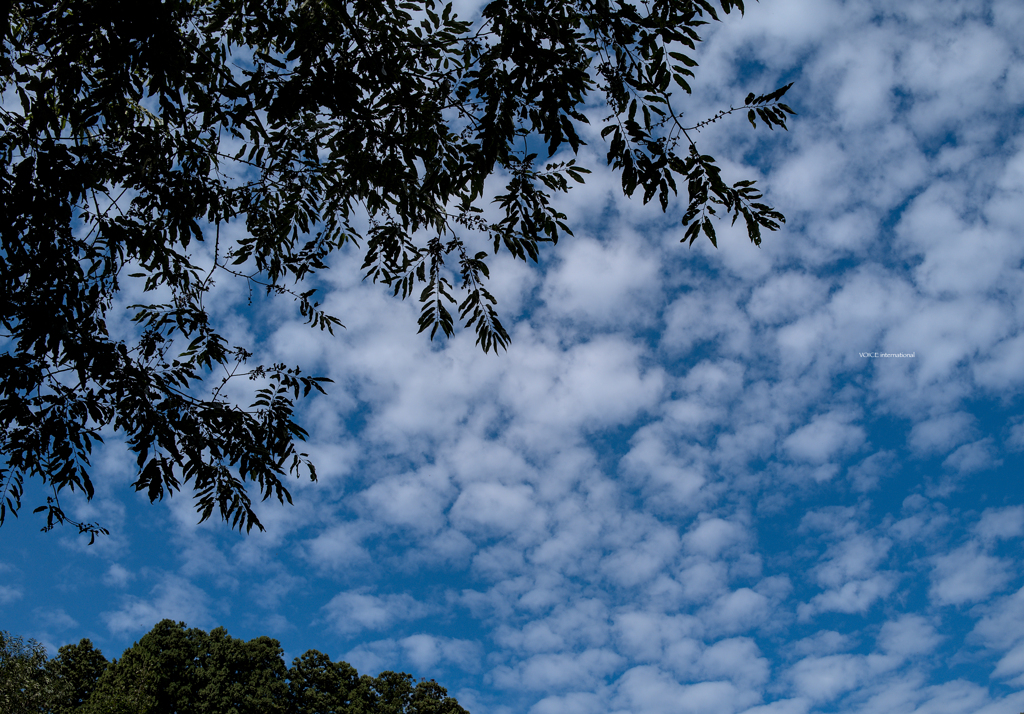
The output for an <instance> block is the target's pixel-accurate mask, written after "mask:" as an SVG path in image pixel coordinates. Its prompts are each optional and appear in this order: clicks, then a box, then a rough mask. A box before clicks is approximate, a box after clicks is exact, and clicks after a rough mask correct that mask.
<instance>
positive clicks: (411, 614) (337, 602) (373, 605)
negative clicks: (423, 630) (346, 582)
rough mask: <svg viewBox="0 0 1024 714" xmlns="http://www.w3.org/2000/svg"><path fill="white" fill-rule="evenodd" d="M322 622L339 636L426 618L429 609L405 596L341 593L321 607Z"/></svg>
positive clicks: (402, 594)
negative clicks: (325, 622) (323, 620)
mask: <svg viewBox="0 0 1024 714" xmlns="http://www.w3.org/2000/svg"><path fill="white" fill-rule="evenodd" d="M321 609H322V611H323V613H324V619H325V620H326V621H327V623H328V624H329V625H330V626H331V627H332V628H333V629H334V630H335V631H336V632H338V633H339V634H342V635H354V634H357V633H359V632H362V631H363V630H382V629H385V628H387V627H389V626H392V625H394V624H395V623H396V622H401V621H403V620H417V619H420V618H422V617H425V616H426V615H427V614H429V613H430V611H431V609H430V608H429V607H428V606H427V605H425V604H423V603H421V602H418V601H417V600H416V599H415V598H413V597H410V596H409V595H406V594H405V593H399V594H388V595H365V594H362V593H358V592H352V591H349V592H342V593H338V594H337V595H335V596H334V597H333V598H331V600H330V602H328V603H327V604H326V605H324V606H323V608H321Z"/></svg>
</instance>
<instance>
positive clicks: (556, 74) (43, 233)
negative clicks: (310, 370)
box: [0, 0, 792, 538]
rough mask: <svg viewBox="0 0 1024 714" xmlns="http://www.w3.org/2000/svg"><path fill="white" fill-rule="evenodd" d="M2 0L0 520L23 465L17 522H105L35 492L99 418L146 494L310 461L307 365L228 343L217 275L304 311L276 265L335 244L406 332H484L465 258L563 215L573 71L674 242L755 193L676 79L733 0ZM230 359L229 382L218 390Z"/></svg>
mask: <svg viewBox="0 0 1024 714" xmlns="http://www.w3.org/2000/svg"><path fill="white" fill-rule="evenodd" d="M3 7H4V12H3V13H0V14H3V17H0V21H2V22H3V24H2V25H0V29H3V31H4V32H5V34H4V40H3V48H2V53H0V78H2V82H3V88H2V89H3V93H4V96H5V98H6V99H5V103H4V105H3V107H2V108H0V241H2V242H0V259H2V260H0V329H2V333H0V349H2V352H0V523H2V522H3V521H4V519H5V518H6V516H7V515H8V514H9V513H10V514H14V515H17V513H18V511H19V509H20V507H21V502H22V496H23V495H24V488H25V482H26V478H29V479H37V480H38V481H40V482H41V483H42V484H44V485H45V486H46V488H47V489H49V490H48V493H47V496H46V503H45V504H44V505H41V506H39V507H38V508H37V509H36V510H37V511H39V512H42V513H45V516H46V523H45V526H44V527H43V529H44V530H48V529H50V528H52V527H53V526H54V525H56V524H60V523H69V524H72V525H74V526H77V527H78V528H79V529H80V531H82V532H83V533H87V534H89V535H90V536H91V538H94V537H95V536H96V534H98V533H105V532H106V531H105V530H104V529H103V528H102V527H100V526H99V525H97V524H92V523H84V522H77V521H75V520H74V519H73V518H71V517H70V516H69V515H68V513H66V512H65V510H64V508H63V507H62V506H61V502H60V496H61V494H62V493H64V492H65V491H73V492H80V493H82V494H84V496H85V497H86V498H87V499H91V498H93V496H94V495H95V486H94V484H93V481H92V475H91V474H92V472H93V467H92V464H91V461H90V458H91V454H92V448H93V446H94V445H95V444H96V443H98V442H102V441H103V438H104V436H105V435H107V436H109V434H110V433H116V434H118V435H120V436H122V437H123V438H124V439H125V440H126V442H127V444H128V447H129V448H130V449H131V450H132V452H133V453H134V455H135V457H136V462H137V468H138V471H137V478H136V481H135V488H136V489H137V490H139V491H141V492H143V493H145V494H147V496H148V497H149V498H150V500H159V499H161V498H163V497H164V496H165V495H168V494H170V493H173V492H175V491H178V490H179V489H182V488H184V487H185V486H188V487H189V488H191V490H192V492H193V494H194V496H195V499H196V508H197V512H198V514H199V517H200V519H201V520H205V519H206V518H209V517H210V516H211V515H212V514H213V513H214V512H216V513H217V514H218V515H219V516H220V517H221V518H223V519H224V520H226V521H227V522H229V523H231V524H232V525H233V526H234V527H237V528H239V529H242V528H244V529H246V530H249V529H251V528H252V527H254V526H255V527H257V528H262V525H261V524H260V522H259V519H258V518H257V516H256V514H255V512H254V510H253V508H252V502H251V498H252V497H251V496H250V495H249V494H248V489H250V488H252V489H254V490H256V491H258V492H259V497H261V498H263V499H267V498H270V497H274V498H276V499H278V500H279V501H281V502H284V501H290V500H291V497H290V495H289V492H288V489H287V488H286V487H285V485H284V479H285V477H286V476H288V475H295V476H301V475H308V476H309V477H310V478H313V479H315V477H316V472H315V469H314V466H313V464H312V463H311V462H310V460H309V459H308V456H307V455H306V454H305V453H303V452H301V451H299V448H298V447H297V444H298V443H299V442H301V441H302V440H303V439H304V438H305V437H306V436H307V434H306V432H305V431H304V430H303V429H302V428H301V427H300V426H299V425H298V424H297V423H296V421H295V418H294V417H295V405H296V402H297V400H298V399H299V398H301V397H302V396H305V395H307V394H309V393H310V392H311V391H312V390H316V391H323V388H322V383H324V382H327V381H330V380H327V379H324V378H321V377H311V376H306V375H304V374H302V372H301V371H300V369H299V368H298V367H289V366H286V365H281V364H278V365H273V366H263V365H259V364H252V363H251V358H252V356H253V355H252V353H251V352H250V351H249V349H248V348H251V345H240V344H231V343H230V342H229V341H228V340H227V339H226V338H225V337H224V336H223V334H222V332H223V327H222V326H221V325H220V324H219V323H218V320H223V319H225V318H224V317H223V316H218V314H217V312H216V311H215V310H213V309H212V308H211V305H210V303H211V301H212V300H213V299H214V298H213V297H212V296H213V295H215V294H216V293H215V289H216V286H217V283H218V281H223V280H239V281H243V282H244V283H245V284H246V285H247V287H248V289H249V291H250V295H251V294H252V292H253V291H265V293H266V294H267V295H268V296H286V297H288V296H290V297H291V298H292V299H294V300H295V302H296V303H297V306H298V310H299V314H300V315H301V316H302V318H303V319H304V320H305V322H306V323H308V324H309V325H310V326H312V327H315V328H318V329H320V330H322V331H323V330H326V331H329V332H333V330H334V328H335V327H339V326H341V322H340V321H339V319H338V318H337V317H335V316H333V315H330V314H329V313H327V312H326V311H325V310H324V309H323V308H322V307H321V305H320V304H319V302H318V301H317V300H316V297H315V296H316V292H317V291H316V289H315V288H312V289H311V288H307V287H305V285H304V282H305V281H312V280H313V279H314V278H315V276H316V275H317V274H318V273H319V272H320V271H323V270H325V269H327V268H328V267H329V265H330V256H331V255H332V254H333V253H335V252H336V251H338V250H339V249H341V248H343V247H345V246H352V247H353V248H355V249H358V250H360V251H361V252H362V255H363V264H362V269H363V271H364V275H365V278H367V279H369V280H372V281H374V282H380V283H383V284H384V285H387V286H388V287H389V288H390V289H391V290H392V291H393V293H394V294H395V295H398V296H401V297H403V298H405V297H409V296H413V297H414V298H418V300H419V302H420V303H421V306H422V307H421V312H420V317H419V330H420V331H421V332H426V333H428V334H429V335H430V337H431V338H433V337H435V336H436V335H437V333H438V332H439V331H440V332H441V333H442V334H444V335H451V334H453V332H454V330H455V328H456V324H457V323H458V322H461V323H462V324H463V325H465V326H466V327H468V328H471V329H473V330H474V331H475V333H476V342H477V344H478V345H479V346H480V347H481V348H482V349H483V350H484V351H485V352H487V351H494V352H497V351H498V350H499V348H500V349H504V348H506V347H507V346H508V344H509V339H510V337H509V334H508V331H507V330H506V328H505V326H504V325H503V324H502V321H501V319H500V316H499V313H498V311H497V307H496V299H495V297H494V295H493V294H492V293H491V292H490V291H489V290H488V288H487V281H488V279H489V278H490V268H489V266H488V260H489V259H490V258H492V257H493V256H495V255H497V254H499V253H501V252H502V251H508V252H509V253H510V254H511V255H512V256H513V257H515V258H517V259H522V260H530V261H534V262H536V261H538V260H539V257H540V247H541V244H543V243H552V244H554V243H556V242H557V241H558V240H559V238H560V237H562V236H564V235H571V229H570V226H569V225H567V223H566V216H565V214H564V213H562V212H561V211H560V210H559V208H558V204H557V198H558V195H559V194H561V193H565V192H567V191H569V190H570V188H571V187H572V186H573V185H575V184H578V183H582V182H583V181H584V180H585V176H586V175H587V174H588V173H590V170H589V169H588V168H586V167H584V166H582V165H580V164H579V163H578V162H577V158H575V157H564V158H563V156H556V154H558V153H559V152H571V153H572V154H577V153H578V152H579V151H580V149H581V147H582V146H583V145H584V143H585V142H584V141H583V139H582V138H581V135H583V134H584V133H585V132H584V125H586V124H588V123H589V119H588V116H587V113H586V112H585V108H586V107H587V105H588V104H593V103H594V101H595V95H596V100H597V101H598V102H599V103H601V102H603V103H604V104H606V105H607V106H608V107H609V108H610V110H611V114H610V115H609V116H608V118H607V120H606V126H605V127H604V128H603V129H602V130H601V136H602V137H603V138H604V139H606V140H607V141H608V144H609V148H608V152H607V162H608V164H609V165H610V166H611V167H612V168H614V169H615V170H617V171H618V172H619V173H620V176H621V181H622V188H623V191H624V192H625V193H626V194H627V195H633V194H634V193H635V192H636V191H637V190H642V192H643V200H644V202H645V203H646V202H648V201H651V200H653V198H654V197H655V196H657V197H658V200H659V203H660V205H661V208H662V210H668V207H669V205H670V204H671V203H672V202H673V199H674V197H675V195H676V194H677V193H678V190H679V188H678V187H679V185H680V184H684V185H685V186H686V190H687V209H686V211H685V214H684V217H683V224H684V225H687V226H688V228H687V232H686V239H688V240H689V241H690V243H691V244H692V242H693V241H694V240H695V239H696V237H697V236H698V235H699V234H700V233H704V234H705V235H706V236H707V237H708V238H709V239H710V240H711V242H712V243H716V237H715V233H714V227H713V223H712V220H711V218H712V217H713V216H715V215H716V212H722V213H723V214H725V215H731V216H732V220H733V222H735V221H736V220H737V219H738V218H739V217H740V216H742V217H743V219H744V223H745V225H746V227H747V232H748V235H749V237H750V240H751V241H753V242H754V243H755V244H760V241H761V231H762V229H768V230H777V229H778V228H779V225H780V223H781V222H782V221H783V220H784V219H783V217H782V215H781V214H780V213H778V212H777V211H775V210H774V209H773V208H771V207H770V206H768V205H767V204H765V203H763V202H762V195H761V193H760V192H759V191H758V190H757V189H756V188H754V185H753V182H751V181H740V182H737V183H733V184H731V185H729V184H727V183H726V182H725V181H724V179H722V178H721V176H720V170H719V168H718V167H717V165H716V164H715V161H714V159H713V158H712V157H710V156H708V155H706V154H702V153H701V152H700V151H698V149H697V147H696V144H695V143H694V141H693V139H692V134H693V132H694V131H696V130H698V129H699V128H700V127H701V126H702V125H703V124H702V123H698V124H696V125H693V126H688V125H687V123H686V122H685V121H684V120H683V113H682V111H681V110H680V109H678V108H677V106H676V104H677V103H678V93H679V92H682V93H684V94H685V93H688V92H689V91H690V86H689V84H688V82H689V79H690V78H692V77H693V71H694V68H695V67H696V66H697V61H696V60H695V59H694V54H695V50H696V47H697V43H699V42H700V36H699V34H698V30H699V28H700V26H701V25H703V24H705V23H706V22H708V21H709V20H718V19H719V13H720V12H722V13H729V12H732V11H733V10H739V11H740V12H742V11H743V3H742V2H739V1H738V0H718V2H717V3H714V4H713V3H712V2H710V1H709V0H651V1H650V2H645V3H642V4H638V3H632V2H625V1H621V2H610V0H568V1H566V2H549V1H548V0H515V1H514V2H513V1H511V0H493V1H492V2H489V3H488V4H487V5H486V6H485V7H484V9H483V11H482V14H481V17H480V18H479V21H477V22H475V23H473V22H469V21H465V20H462V19H459V18H458V17H457V16H456V14H455V13H454V11H453V6H452V4H451V3H448V4H444V5H442V4H441V3H439V2H437V0H402V1H398V0H383V1H382V0H351V1H349V2H335V1H334V0H301V1H299V0H266V1H265V2H263V3H260V4H259V5H258V6H257V5H255V4H253V3H252V2H251V0H80V1H78V2H74V3H69V2H59V3H52V2H44V1H43V0H19V1H18V2H15V3H8V4H6V5H4V6H3ZM788 88H789V87H788V86H786V87H782V88H779V89H778V90H775V91H774V92H772V93H770V94H766V95H761V96H754V95H751V96H748V97H747V100H746V102H745V104H744V108H747V109H748V118H749V119H750V120H751V122H752V123H754V120H755V118H758V117H759V118H760V119H761V121H762V122H763V123H765V124H767V125H768V126H769V127H775V126H778V127H782V128H785V126H786V114H787V113H792V110H791V109H790V108H789V107H787V106H786V105H785V104H782V103H781V98H782V96H783V95H784V94H785V92H786V90H787V89H788ZM8 99H9V101H7V100H8ZM737 110H738V108H737V109H734V108H730V109H728V110H726V111H724V112H722V113H720V114H719V115H717V116H716V117H713V118H711V119H709V120H707V121H716V120H718V119H720V118H721V117H723V116H725V115H727V114H730V113H732V112H734V111H737ZM496 178H497V179H500V180H501V181H504V188H503V189H500V190H499V191H498V192H497V195H496V196H495V197H494V198H493V199H490V198H488V197H487V196H488V192H487V190H486V187H487V186H488V185H489V181H492V180H494V179H496ZM494 215H496V216H497V217H491V216H494ZM125 281H133V285H140V286H141V290H142V291H143V292H144V293H145V294H146V295H147V297H148V298H151V299H150V301H149V302H145V303H140V304H134V305H130V306H129V307H128V311H129V315H130V319H131V321H133V323H134V327H135V330H136V332H135V335H134V336H133V337H130V338H129V337H118V336H115V335H123V334H124V332H125V331H124V330H123V329H119V330H112V329H110V328H109V327H108V324H107V323H108V317H110V316H111V314H112V313H111V311H112V310H114V309H115V307H117V308H118V312H116V313H114V314H113V316H114V319H117V320H118V323H119V324H120V322H121V321H120V314H121V313H120V309H121V308H120V303H118V302H117V298H118V296H119V295H120V293H121V290H122V283H125ZM456 313H457V315H456ZM245 378H248V379H251V380H253V383H252V384H253V387H254V388H255V391H254V395H253V399H252V401H251V403H245V402H244V401H242V402H239V401H238V400H237V399H231V398H228V396H227V395H228V394H229V393H232V394H234V393H236V392H237V390H231V389H228V388H227V386H226V385H227V383H228V382H229V381H230V380H235V382H237V381H238V380H240V379H245Z"/></svg>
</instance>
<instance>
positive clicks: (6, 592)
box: [0, 585, 22, 605]
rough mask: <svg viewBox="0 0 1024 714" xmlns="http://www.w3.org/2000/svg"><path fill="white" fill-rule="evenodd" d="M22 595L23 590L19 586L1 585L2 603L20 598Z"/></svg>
mask: <svg viewBox="0 0 1024 714" xmlns="http://www.w3.org/2000/svg"><path fill="white" fill-rule="evenodd" d="M21 597H22V592H21V590H19V589H18V588H15V587H11V586H10V585H0V605H6V604H7V603H9V602H14V601H15V600H20V599H21Z"/></svg>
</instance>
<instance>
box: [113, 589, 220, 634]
mask: <svg viewBox="0 0 1024 714" xmlns="http://www.w3.org/2000/svg"><path fill="white" fill-rule="evenodd" d="M209 601H210V597H209V595H208V594H207V593H206V592H205V591H204V590H203V589H201V588H199V587H198V586H196V585H195V584H194V583H192V582H190V581H188V580H185V579H184V578H181V577H179V576H176V575H171V574H164V575H161V576H159V582H157V584H156V585H154V586H153V588H152V589H151V590H150V593H149V598H148V599H143V598H140V597H136V596H133V595H127V596H123V597H122V598H121V602H122V605H121V607H120V608H119V609H117V610H108V611H106V612H103V613H101V615H100V617H101V618H102V619H103V621H104V622H105V623H106V625H107V628H108V629H109V630H110V632H111V633H113V634H114V635H117V636H124V635H128V634H130V633H141V632H144V631H147V630H149V629H150V628H152V627H153V625H155V624H156V623H157V622H159V621H160V620H164V619H169V620H176V621H179V622H185V623H188V624H189V625H191V626H193V627H208V626H209V623H210V619H211V618H210V612H209V609H208V608H209V605H208V603H209Z"/></svg>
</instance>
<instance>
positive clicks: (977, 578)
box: [929, 543, 1011, 605]
mask: <svg viewBox="0 0 1024 714" xmlns="http://www.w3.org/2000/svg"><path fill="white" fill-rule="evenodd" d="M932 563H933V566H932V567H933V570H932V584H931V588H930V590H929V594H930V595H931V597H932V599H933V600H934V601H935V602H936V603H938V604H940V605H964V604H967V603H974V602H978V601H979V600H983V599H984V598H986V597H988V596H989V595H990V594H991V593H992V592H994V591H997V590H999V589H1001V588H1002V587H1003V586H1004V585H1005V584H1006V583H1007V582H1009V580H1010V576H1011V573H1010V564H1009V563H1008V562H1007V561H1005V560H1003V559H1002V558H997V557H994V556H991V555H987V554H985V553H983V552H981V551H980V549H979V547H978V546H977V544H975V543H968V544H966V545H963V546H961V547H960V548H957V549H956V550H954V551H952V552H951V553H949V554H947V555H939V556H935V557H934V558H933V559H932Z"/></svg>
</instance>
